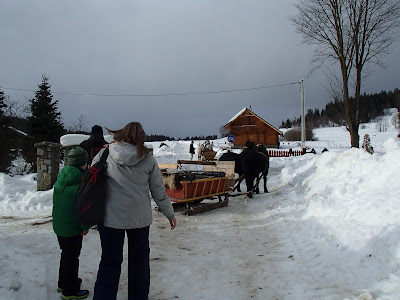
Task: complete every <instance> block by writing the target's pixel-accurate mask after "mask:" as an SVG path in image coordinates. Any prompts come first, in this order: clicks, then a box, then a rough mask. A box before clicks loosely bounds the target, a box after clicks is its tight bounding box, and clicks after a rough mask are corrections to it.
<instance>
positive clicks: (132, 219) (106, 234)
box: [93, 122, 176, 300]
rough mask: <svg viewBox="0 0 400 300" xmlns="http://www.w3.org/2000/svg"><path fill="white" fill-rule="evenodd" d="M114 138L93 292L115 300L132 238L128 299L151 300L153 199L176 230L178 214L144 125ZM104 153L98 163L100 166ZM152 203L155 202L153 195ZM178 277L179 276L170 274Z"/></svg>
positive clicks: (130, 126) (128, 128) (126, 129)
mask: <svg viewBox="0 0 400 300" xmlns="http://www.w3.org/2000/svg"><path fill="white" fill-rule="evenodd" d="M108 131H109V132H110V133H112V134H114V142H113V143H112V144H110V146H109V149H110V154H109V156H108V158H107V165H108V166H107V179H106V187H107V191H108V193H107V197H106V204H105V215H104V224H103V226H99V233H100V241H101V249H102V254H101V261H100V265H99V270H98V273H97V280H96V284H95V287H94V296H93V299H94V300H99V299H104V300H110V299H116V297H117V293H118V285H119V278H120V274H121V264H122V261H123V248H124V239H125V234H126V235H127V236H128V299H143V300H145V299H148V295H149V288H150V246H149V230H150V225H151V223H152V211H153V209H152V207H151V198H153V199H154V201H155V202H156V203H157V205H158V207H159V209H160V211H161V212H162V213H163V214H164V216H166V217H167V218H168V220H169V223H170V225H171V229H174V228H175V226H176V219H175V216H174V209H173V207H172V204H171V200H170V199H169V198H168V196H167V194H166V192H165V186H164V183H163V180H162V176H161V171H160V169H159V168H158V164H157V161H156V159H155V158H154V157H153V155H151V153H150V150H149V149H148V148H147V147H146V146H145V145H144V142H145V140H146V134H145V132H144V130H143V128H142V125H141V124H140V123H138V122H131V123H129V124H127V125H126V126H125V127H124V128H122V129H119V130H109V129H108ZM103 151H104V150H101V151H100V153H99V155H98V156H96V157H95V158H94V160H93V163H96V162H97V161H98V160H99V159H100V156H101V154H102V153H103ZM149 192H150V193H151V197H150V193H149ZM171 272H174V270H171Z"/></svg>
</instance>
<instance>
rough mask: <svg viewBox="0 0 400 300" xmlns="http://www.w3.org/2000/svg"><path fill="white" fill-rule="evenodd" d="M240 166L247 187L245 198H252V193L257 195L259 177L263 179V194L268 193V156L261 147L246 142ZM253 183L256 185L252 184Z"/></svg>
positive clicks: (265, 150)
mask: <svg viewBox="0 0 400 300" xmlns="http://www.w3.org/2000/svg"><path fill="white" fill-rule="evenodd" d="M241 165H242V171H243V175H244V178H245V180H246V186H247V196H248V197H249V198H253V191H255V192H256V194H258V193H259V192H260V190H259V187H258V185H259V183H260V180H261V177H263V178H264V193H268V189H267V175H268V169H269V155H268V151H267V149H265V147H264V146H263V145H260V144H259V145H257V146H255V145H254V143H253V142H247V143H246V147H245V148H244V149H243V151H242V153H241ZM254 181H256V183H255V184H254Z"/></svg>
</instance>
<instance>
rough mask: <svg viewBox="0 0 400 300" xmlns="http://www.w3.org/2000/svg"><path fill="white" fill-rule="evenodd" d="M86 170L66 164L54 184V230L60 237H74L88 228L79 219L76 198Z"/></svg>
mask: <svg viewBox="0 0 400 300" xmlns="http://www.w3.org/2000/svg"><path fill="white" fill-rule="evenodd" d="M83 175H84V170H81V169H79V168H77V167H74V166H65V167H64V168H63V169H62V170H61V172H60V174H58V177H57V181H56V183H55V184H54V193H53V230H54V232H55V233H56V234H57V235H58V236H60V237H72V236H76V235H79V234H81V233H82V232H83V231H85V230H88V229H89V227H85V226H82V225H81V224H80V223H79V221H78V216H77V211H76V199H77V193H78V189H79V185H80V183H81V182H82V176H83Z"/></svg>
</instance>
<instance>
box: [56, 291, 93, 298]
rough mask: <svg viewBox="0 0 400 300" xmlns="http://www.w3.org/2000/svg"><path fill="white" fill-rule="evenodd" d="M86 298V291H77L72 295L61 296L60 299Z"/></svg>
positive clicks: (87, 294) (87, 292)
mask: <svg viewBox="0 0 400 300" xmlns="http://www.w3.org/2000/svg"><path fill="white" fill-rule="evenodd" d="M87 296H89V291H88V290H79V291H77V292H76V293H74V294H73V295H64V294H61V299H84V298H86V297H87Z"/></svg>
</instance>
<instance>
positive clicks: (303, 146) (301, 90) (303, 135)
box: [300, 79, 306, 153]
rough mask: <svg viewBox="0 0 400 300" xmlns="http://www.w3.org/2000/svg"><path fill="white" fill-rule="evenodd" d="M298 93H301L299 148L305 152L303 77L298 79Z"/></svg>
mask: <svg viewBox="0 0 400 300" xmlns="http://www.w3.org/2000/svg"><path fill="white" fill-rule="evenodd" d="M300 93H301V149H302V151H303V153H306V118H305V115H304V82H303V79H302V80H301V81H300Z"/></svg>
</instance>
